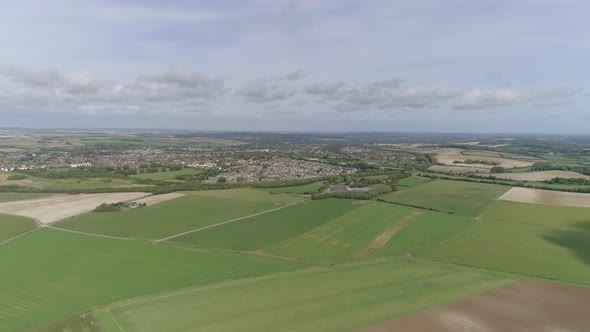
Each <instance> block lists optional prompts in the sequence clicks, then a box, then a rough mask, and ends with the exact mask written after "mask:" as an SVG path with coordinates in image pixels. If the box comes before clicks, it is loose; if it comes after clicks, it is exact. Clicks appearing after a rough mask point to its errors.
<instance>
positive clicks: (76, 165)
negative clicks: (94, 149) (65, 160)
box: [70, 162, 92, 168]
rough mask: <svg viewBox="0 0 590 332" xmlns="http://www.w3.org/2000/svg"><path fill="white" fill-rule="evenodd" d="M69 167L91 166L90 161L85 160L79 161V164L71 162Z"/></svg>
mask: <svg viewBox="0 0 590 332" xmlns="http://www.w3.org/2000/svg"><path fill="white" fill-rule="evenodd" d="M70 167H71V168H78V167H92V163H90V162H85V163H79V164H71V165H70Z"/></svg>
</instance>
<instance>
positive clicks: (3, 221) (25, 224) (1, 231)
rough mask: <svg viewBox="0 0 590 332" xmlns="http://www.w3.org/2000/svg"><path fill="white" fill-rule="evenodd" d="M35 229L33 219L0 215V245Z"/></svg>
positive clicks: (35, 224) (35, 225) (35, 223)
mask: <svg viewBox="0 0 590 332" xmlns="http://www.w3.org/2000/svg"><path fill="white" fill-rule="evenodd" d="M35 229H37V222H36V221H35V220H33V219H30V218H26V217H20V216H14V215H9V214H1V213H0V244H2V243H4V242H6V241H8V240H11V239H14V238H16V237H18V236H20V235H23V234H25V233H27V232H30V231H33V230H35Z"/></svg>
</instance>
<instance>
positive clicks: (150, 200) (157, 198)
mask: <svg viewBox="0 0 590 332" xmlns="http://www.w3.org/2000/svg"><path fill="white" fill-rule="evenodd" d="M182 196H186V195H185V194H181V193H168V194H162V195H152V196H147V197H143V198H140V199H136V200H134V202H136V203H140V204H141V203H145V204H147V205H154V204H158V203H162V202H166V201H169V200H173V199H176V198H179V197H182Z"/></svg>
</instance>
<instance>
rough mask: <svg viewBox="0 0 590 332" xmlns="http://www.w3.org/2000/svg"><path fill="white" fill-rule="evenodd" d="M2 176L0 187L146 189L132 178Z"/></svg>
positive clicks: (0, 177) (56, 189) (61, 189)
mask: <svg viewBox="0 0 590 332" xmlns="http://www.w3.org/2000/svg"><path fill="white" fill-rule="evenodd" d="M2 176H4V174H2V175H0V185H14V184H16V185H19V186H23V187H31V188H37V189H43V190H48V191H52V190H55V191H63V190H83V189H104V188H127V187H129V188H133V187H140V186H141V187H144V186H145V185H142V184H135V183H133V179H130V178H80V179H76V178H71V179H46V178H40V177H33V176H29V175H27V178H26V179H23V180H16V181H11V180H6V179H4V180H2Z"/></svg>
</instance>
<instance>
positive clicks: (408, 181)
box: [398, 176, 432, 187]
mask: <svg viewBox="0 0 590 332" xmlns="http://www.w3.org/2000/svg"><path fill="white" fill-rule="evenodd" d="M430 181H432V180H431V179H430V178H425V177H422V176H409V177H407V178H403V179H401V180H399V182H398V185H399V186H400V187H413V186H417V185H419V184H422V183H426V182H430Z"/></svg>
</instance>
